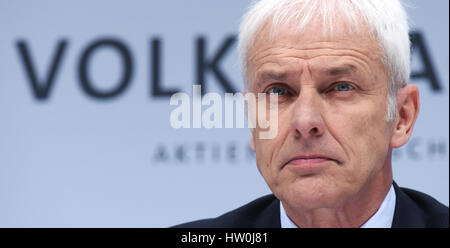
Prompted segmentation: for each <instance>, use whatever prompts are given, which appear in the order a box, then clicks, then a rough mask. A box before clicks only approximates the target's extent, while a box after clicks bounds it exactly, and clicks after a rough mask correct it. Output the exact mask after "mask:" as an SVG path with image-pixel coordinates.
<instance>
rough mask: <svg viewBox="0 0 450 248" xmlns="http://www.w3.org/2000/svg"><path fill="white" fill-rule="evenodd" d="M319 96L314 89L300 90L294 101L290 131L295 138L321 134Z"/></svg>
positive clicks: (322, 125)
mask: <svg viewBox="0 0 450 248" xmlns="http://www.w3.org/2000/svg"><path fill="white" fill-rule="evenodd" d="M320 104H321V102H320V96H319V95H318V94H317V93H316V92H315V90H314V89H308V90H305V91H302V92H301V93H300V95H299V96H298V98H297V99H296V101H295V102H294V106H293V108H294V109H293V112H292V120H291V127H290V129H291V130H290V132H291V134H292V135H293V136H294V137H295V138H302V139H312V138H318V137H320V136H322V135H323V133H324V129H325V124H324V121H323V118H322V113H321V106H320Z"/></svg>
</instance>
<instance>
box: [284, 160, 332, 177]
mask: <svg viewBox="0 0 450 248" xmlns="http://www.w3.org/2000/svg"><path fill="white" fill-rule="evenodd" d="M329 162H333V160H330V159H325V158H309V159H294V160H291V161H290V162H289V163H288V164H286V166H288V167H291V168H293V169H296V170H299V171H300V172H301V174H305V175H306V174H315V173H317V172H319V171H320V170H322V169H323V168H324V167H325V166H326V165H327V164H328V163H329Z"/></svg>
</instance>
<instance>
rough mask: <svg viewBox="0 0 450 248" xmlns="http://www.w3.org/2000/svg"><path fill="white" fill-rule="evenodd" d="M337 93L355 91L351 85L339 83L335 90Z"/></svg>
mask: <svg viewBox="0 0 450 248" xmlns="http://www.w3.org/2000/svg"><path fill="white" fill-rule="evenodd" d="M333 89H334V90H335V91H350V90H353V89H355V88H354V87H353V86H352V85H351V84H349V83H338V84H336V85H335V86H334V88H333Z"/></svg>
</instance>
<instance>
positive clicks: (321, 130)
mask: <svg viewBox="0 0 450 248" xmlns="http://www.w3.org/2000/svg"><path fill="white" fill-rule="evenodd" d="M312 24H313V25H311V26H309V27H308V28H307V29H306V30H304V31H303V32H302V33H301V34H298V33H296V32H295V31H294V30H293V29H291V28H284V29H283V28H282V29H279V32H278V34H277V36H276V38H275V39H274V40H269V39H268V38H267V37H269V33H268V30H269V28H268V27H265V28H263V29H262V30H261V31H260V32H258V34H257V38H256V41H255V43H254V44H253V45H252V46H251V47H250V49H249V52H248V57H247V58H248V60H247V63H248V66H247V68H248V71H247V73H248V74H247V76H248V82H249V92H252V93H272V94H278V135H277V136H276V137H275V138H274V139H259V138H258V133H259V132H260V131H261V129H260V128H258V127H257V128H255V129H253V132H252V134H253V135H252V139H253V140H252V142H253V147H254V149H255V151H256V160H257V164H258V169H259V171H260V172H261V174H262V175H263V177H264V179H265V180H266V182H267V184H268V185H269V187H270V188H271V190H272V192H273V193H274V194H275V195H276V196H277V197H278V198H279V199H280V200H282V201H283V203H284V204H288V205H291V206H295V207H297V208H303V209H305V210H307V209H313V208H322V207H326V208H330V207H332V208H339V207H342V205H343V204H345V203H346V202H348V201H351V200H357V198H358V197H360V194H362V192H363V189H364V188H367V186H368V185H370V184H371V183H373V181H374V180H379V179H380V178H383V176H384V177H387V175H381V174H383V173H384V174H386V171H389V170H387V169H386V168H387V167H389V169H390V139H391V136H392V133H393V126H392V124H390V123H389V122H387V121H386V113H387V82H388V75H387V73H386V72H385V68H384V66H383V64H382V61H381V58H380V51H379V48H378V47H377V43H375V42H374V41H373V39H371V38H370V37H369V35H368V34H367V33H365V32H361V33H360V34H358V35H352V34H349V32H346V31H345V29H344V28H341V29H335V32H334V35H333V36H332V37H331V38H330V37H324V36H323V35H322V34H321V33H322V32H321V30H320V27H319V26H317V25H314V22H313V23H312ZM336 26H338V27H339V24H336ZM343 26H345V25H342V27H343Z"/></svg>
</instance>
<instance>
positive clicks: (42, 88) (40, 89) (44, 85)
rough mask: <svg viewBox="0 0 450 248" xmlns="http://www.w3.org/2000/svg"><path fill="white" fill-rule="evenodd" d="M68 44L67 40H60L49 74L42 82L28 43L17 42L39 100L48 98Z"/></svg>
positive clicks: (32, 87) (35, 94)
mask: <svg viewBox="0 0 450 248" xmlns="http://www.w3.org/2000/svg"><path fill="white" fill-rule="evenodd" d="M66 45H67V41H66V40H60V41H59V42H58V47H57V50H56V54H55V55H54V56H53V59H52V63H51V65H50V68H49V69H50V70H49V71H48V73H47V76H46V77H45V79H44V80H42V81H41V82H39V81H38V77H37V74H36V70H35V67H34V66H33V63H32V61H31V55H30V52H29V51H28V46H27V43H26V42H25V41H23V40H20V41H18V42H17V48H18V49H19V54H20V56H21V59H22V63H23V65H24V67H25V72H26V73H27V75H28V79H29V81H30V83H31V89H32V90H33V93H34V96H35V97H36V99H37V100H47V97H48V94H49V92H50V89H51V87H52V85H53V82H54V79H55V76H56V73H57V71H58V68H59V65H60V64H61V63H60V62H61V59H62V57H63V55H64V51H65V48H66Z"/></svg>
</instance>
